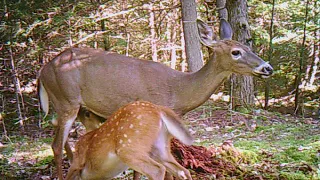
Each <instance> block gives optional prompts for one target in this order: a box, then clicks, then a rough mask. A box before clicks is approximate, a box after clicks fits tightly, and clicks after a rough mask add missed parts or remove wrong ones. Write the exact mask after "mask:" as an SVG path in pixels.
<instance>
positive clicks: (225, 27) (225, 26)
mask: <svg viewBox="0 0 320 180" xmlns="http://www.w3.org/2000/svg"><path fill="white" fill-rule="evenodd" d="M219 31H220V39H228V40H231V39H232V34H233V32H232V28H231V26H230V24H229V23H228V22H227V21H226V20H225V19H221V20H220V28H219Z"/></svg>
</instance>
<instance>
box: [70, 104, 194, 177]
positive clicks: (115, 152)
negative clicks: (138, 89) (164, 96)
mask: <svg viewBox="0 0 320 180" xmlns="http://www.w3.org/2000/svg"><path fill="white" fill-rule="evenodd" d="M172 137H175V138H177V139H179V140H180V141H181V142H182V143H184V144H187V145H191V144H192V142H193V138H192V137H191V135H190V134H189V132H188V130H187V129H186V128H185V127H184V125H183V123H182V121H181V119H180V118H179V117H178V115H176V114H175V113H174V112H173V111H172V110H171V109H169V108H167V107H164V106H159V105H155V104H152V103H149V102H146V101H137V102H134V103H130V104H128V105H126V106H124V107H122V108H120V109H119V110H118V111H116V112H115V113H114V114H113V115H111V117H110V118H108V121H106V122H105V123H104V124H103V125H102V126H101V127H99V128H98V129H95V130H93V131H90V132H88V133H87V134H85V135H84V136H82V137H81V138H80V139H79V141H78V143H77V144H76V148H75V153H74V159H73V161H72V164H71V167H70V169H69V172H68V174H67V179H72V180H73V179H111V178H113V177H115V176H117V175H118V174H119V173H121V172H123V171H125V170H126V169H128V168H129V167H130V168H132V169H134V170H136V171H138V172H140V173H142V174H144V175H146V176H147V177H148V179H150V180H156V179H157V180H160V179H164V176H165V171H166V170H167V171H169V172H170V173H172V174H173V175H174V176H176V177H178V178H180V179H188V180H191V179H192V178H191V175H190V172H189V171H188V170H187V169H185V168H184V167H182V166H181V165H180V164H178V162H177V161H176V160H175V159H174V157H173V156H172V154H171V152H170V140H171V138H172Z"/></svg>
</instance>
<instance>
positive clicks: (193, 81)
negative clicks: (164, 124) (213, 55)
mask: <svg viewBox="0 0 320 180" xmlns="http://www.w3.org/2000/svg"><path fill="white" fill-rule="evenodd" d="M230 74H231V72H229V71H225V70H223V68H221V67H220V65H219V63H218V62H215V61H213V60H211V61H209V62H208V63H207V64H206V65H205V66H203V67H202V68H201V69H200V70H199V71H197V72H195V73H188V74H185V75H184V76H183V78H181V79H180V82H178V83H177V84H179V86H178V89H177V91H176V92H177V94H176V95H177V96H176V101H177V102H178V103H177V104H178V107H175V108H174V109H175V110H176V111H177V112H179V113H180V114H185V113H187V112H188V111H190V110H192V109H195V108H196V107H198V106H200V105H201V104H203V103H204V102H205V101H206V100H208V99H209V98H210V96H211V95H212V94H213V93H214V92H215V91H216V90H217V89H218V87H219V86H220V85H221V84H222V83H223V81H224V80H225V79H226V78H227V77H228V76H229V75H230Z"/></svg>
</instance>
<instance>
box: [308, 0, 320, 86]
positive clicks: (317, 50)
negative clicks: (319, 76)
mask: <svg viewBox="0 0 320 180" xmlns="http://www.w3.org/2000/svg"><path fill="white" fill-rule="evenodd" d="M313 8H314V9H317V8H318V4H317V1H315V2H314V6H313ZM314 13H315V14H314V15H313V17H314V20H313V22H314V24H315V26H316V27H318V26H319V24H317V23H318V13H317V11H316V10H315V11H314ZM313 34H314V37H315V39H314V41H313V60H312V63H311V66H310V68H311V70H310V75H309V77H310V78H309V81H308V83H307V86H309V87H312V86H313V84H314V82H315V79H316V73H317V71H319V70H318V69H319V62H320V58H319V56H320V46H319V43H320V41H319V40H320V30H319V29H315V30H314V32H313Z"/></svg>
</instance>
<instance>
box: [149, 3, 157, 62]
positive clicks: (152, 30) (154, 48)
mask: <svg viewBox="0 0 320 180" xmlns="http://www.w3.org/2000/svg"><path fill="white" fill-rule="evenodd" d="M153 4H154V3H153V1H151V2H150V5H149V13H150V17H149V26H150V35H151V37H150V41H151V52H152V61H154V62H158V53H157V40H156V29H155V22H154V21H155V18H154V12H153Z"/></svg>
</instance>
